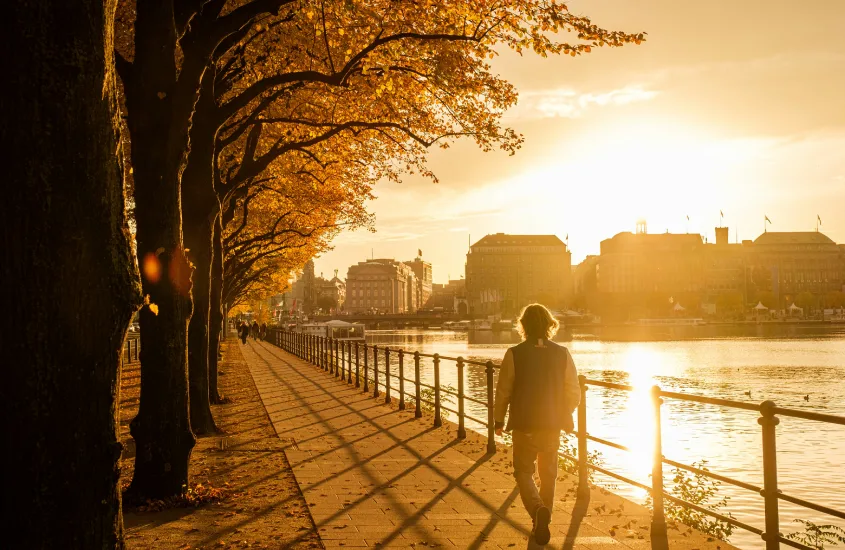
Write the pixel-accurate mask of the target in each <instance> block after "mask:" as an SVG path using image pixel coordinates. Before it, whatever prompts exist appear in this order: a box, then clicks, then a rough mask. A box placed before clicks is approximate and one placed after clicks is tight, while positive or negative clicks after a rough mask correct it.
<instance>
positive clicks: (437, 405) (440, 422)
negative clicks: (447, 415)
mask: <svg viewBox="0 0 845 550" xmlns="http://www.w3.org/2000/svg"><path fill="white" fill-rule="evenodd" d="M442 425H443V420H441V418H440V354H439V353H435V354H434V426H435V427H436V428H439V427H440V426H442Z"/></svg>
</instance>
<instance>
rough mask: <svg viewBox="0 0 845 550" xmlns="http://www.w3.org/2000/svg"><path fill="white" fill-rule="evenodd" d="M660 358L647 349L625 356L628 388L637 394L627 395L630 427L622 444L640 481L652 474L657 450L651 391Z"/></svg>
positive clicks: (626, 415)
mask: <svg viewBox="0 0 845 550" xmlns="http://www.w3.org/2000/svg"><path fill="white" fill-rule="evenodd" d="M660 362H661V356H660V355H659V354H657V353H655V352H654V351H653V350H651V349H650V348H649V347H648V346H647V345H637V346H632V347H631V348H630V349H629V350H628V351H627V353H626V354H625V356H624V359H623V363H622V367H623V369H624V370H625V371H626V372H627V374H628V381H627V383H628V385H630V386H633V388H634V390H633V391H631V392H626V393H627V396H626V399H625V400H624V401H623V407H624V411H623V415H622V417H623V418H624V422H625V424H627V426H626V429H625V431H624V433H625V440H624V441H620V443H622V444H623V445H625V446H626V447H628V448H630V449H631V453H630V457H629V458H630V467H631V470H632V471H634V472H636V474H637V478H639V479H640V480H643V479H647V478H648V475H649V474H650V473H651V468H652V456H653V449H654V434H655V430H654V427H655V421H654V408H653V406H652V401H651V388H652V386H654V384H655V383H656V380H655V375H656V374H657V373H658V372H660V370H661V369H660V367H661V365H660Z"/></svg>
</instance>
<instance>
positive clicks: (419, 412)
mask: <svg viewBox="0 0 845 550" xmlns="http://www.w3.org/2000/svg"><path fill="white" fill-rule="evenodd" d="M414 383H415V384H416V387H417V389H416V390H415V392H414V395H415V400H416V407H414V418H421V417H422V407H421V405H420V352H418V351H415V352H414Z"/></svg>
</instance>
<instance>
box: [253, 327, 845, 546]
mask: <svg viewBox="0 0 845 550" xmlns="http://www.w3.org/2000/svg"><path fill="white" fill-rule="evenodd" d="M266 339H267V340H268V341H270V342H271V343H273V344H275V345H276V346H278V347H280V348H282V349H284V350H285V351H288V352H289V353H292V354H294V355H296V356H297V357H300V358H302V359H305V360H307V361H309V362H311V363H314V364H315V365H317V366H319V367H320V368H322V369H323V370H325V371H327V372H328V373H330V374H334V375H335V377H339V378H340V379H341V380H344V381H345V382H347V383H348V384H354V385H355V387H356V388H360V387H361V385H362V384H363V390H362V391H364V392H367V393H369V392H372V395H373V397H380V390H379V388H380V387H381V388H382V389H383V390H384V401H385V403H391V402H392V397H391V391H396V392H398V395H399V403H398V404H399V408H400V409H404V408H405V397H406V396H407V397H410V398H412V399H413V400H414V402H415V411H414V415H415V417H416V418H420V417H422V410H421V408H420V407H421V403H428V404H429V405H430V406H431V407H432V408H433V411H434V421H433V422H434V426H436V427H439V426H441V425H442V420H441V413H442V411H444V410H445V411H448V412H451V413H453V414H455V415H456V416H457V418H458V430H457V434H456V437H457V439H464V438H465V437H466V428H465V420H466V419H468V420H471V421H473V422H476V423H478V424H479V425H481V426H484V427H485V428H486V431H487V452H488V453H490V454H493V453H495V452H496V440H495V420H494V417H493V415H494V395H493V392H494V384H493V374H494V371H495V369H497V368H499V365H496V364H494V363H493V362H492V361H485V362H481V361H473V360H469V359H464V358H463V357H446V356H442V355H440V354H437V353H434V354H426V353H420V352H416V351H415V352H409V351H405V350H402V349H394V348H389V347H382V348H379V347H378V346H373V345H368V344H366V343H362V342H354V341H348V340H337V339H332V338H324V337H320V336H315V335H308V334H303V333H298V332H290V331H284V330H273V331H269V332H268V334H267V338H266ZM380 354H381V355H382V356H383V357H384V367H383V368H382V369H381V371H380V370H379V355H380ZM391 354H396V355H397V356H398V372H399V376H398V387H394V386H392V385H391V376H392V374H391V372H390V364H391V363H390V357H391ZM362 356H363V373H362V371H361V367H362V362H361V358H362ZM405 356H411V357H413V361H414V375H413V376H414V377H413V379H409V378H406V377H405V370H404V358H405ZM370 357H372V359H373V361H372V365H370V363H369V358H370ZM421 358H430V359H432V365H433V370H434V385H429V384H426V383H424V382H423V381H422V380H421V378H420V361H421ZM443 361H452V362H454V363H455V368H456V370H457V378H458V388H457V391H454V392H453V391H449V390H447V389H444V388H442V387H441V384H440V371H441V363H442V362H443ZM466 365H477V366H481V367H484V368H485V374H486V384H485V387H486V390H487V395H486V400H484V401H481V400H478V399H473V398H472V397H470V396H467V395H466V394H465V391H464V368H465V366H466ZM353 366H354V380H353ZM371 371H372V375H371ZM380 376H383V381H381V380H380ZM578 378H579V383H580V387H581V403H580V405H579V406H578V410H577V418H578V425H577V430H575V434H576V435H577V437H578V446H577V448H578V452H577V455H576V456H573V455H570V454H568V453H565V452H560V453H559V454H560V456H561V457H562V458H564V459H566V460H569V461H571V462H572V463H573V464H575V465H576V467H577V472H578V494H579V495H581V496H586V495H588V494H589V492H590V483H589V473H590V470H593V471H596V472H599V473H601V474H604V475H606V476H608V477H610V478H613V479H616V480H618V481H622V482H625V483H628V484H630V485H633V486H635V487H638V488H640V489H643V490H645V491H647V492H648V493H649V494H650V495H651V498H652V503H653V513H652V522H651V535H652V538H653V539H654V538H662V539H664V540H665V538H666V536H667V535H666V518H665V506H664V502H665V501H669V502H672V503H673V504H675V505H679V506H683V507H686V508H688V509H692V510H695V511H697V512H700V513H703V514H707V515H709V516H711V517H713V518H715V519H717V520H719V521H722V522H725V523H728V524H730V525H732V526H734V527H739V528H741V529H745V530H747V531H750V532H751V533H754V534H757V535H760V537H761V538H762V539H763V540H764V541H765V542H766V550H774V549H777V548H780V544H781V543H783V544H785V545H787V546H791V547H793V548H800V549H805V550H813V549H812V547H810V546H806V545H804V544H801V543H799V542H796V541H793V540H791V539H788V538H786V537H784V536H783V534H782V533H780V529H779V521H780V520H779V502H780V501H781V500H783V501H786V502H790V503H792V504H795V505H798V506H801V507H804V508H808V509H810V510H814V511H816V512H820V513H823V514H827V515H830V516H833V517H836V518H839V519H845V512H843V511H841V510H836V509H833V508H830V507H827V506H824V505H821V504H817V503H813V502H810V501H807V500H804V499H802V498H799V497H796V496H792V495H787V494H784V493H783V492H782V491H781V490H780V489H778V475H777V445H776V430H775V428H776V426H777V425H778V424H779V423H780V419H779V418H778V416H777V415H780V416H783V417H789V418H800V419H804V420H811V421H815V422H825V423H830V424H838V425H840V426H845V417H841V416H835V415H829V414H821V413H815V412H810V411H803V410H798V409H788V408H783V407H778V406H777V405H776V404H775V403H774V402H773V401H764V402H762V403H760V404H757V405H755V404H750V403H745V402H742V401H732V400H728V399H718V398H713V397H705V396H701V395H692V394H686V393H679V392H671V391H664V390H662V389H660V387H659V386H652V388H651V392H650V397H651V403H652V408H653V412H654V422H655V438H654V449H653V458H652V474H651V485H646V484H644V483H640V482H639V481H636V480H634V479H631V478H628V477H626V476H624V475H622V474H619V473H617V472H614V471H612V470H609V469H607V468H603V467H602V466H599V465H597V464H593V463H591V462H590V461H589V460H587V457H588V445H587V443H588V441H592V442H595V443H599V444H601V445H605V446H609V447H612V448H615V449H619V450H622V451H630V449H629V448H628V447H626V446H624V445H620V444H619V443H615V442H612V441H608V440H606V439H602V438H599V437H596V436H593V435H591V434H590V433H589V432H588V430H587V401H588V400H587V390H588V388H589V387H590V386H593V387H599V388H605V389H610V390H618V391H625V392H631V391H634V387H633V386H629V385H625V384H617V383H614V382H604V381H601V380H590V379H587V378H586V377H585V376H583V375H582V376H579V377H578ZM406 381H408V382H413V384H414V393H413V394H411V393H408V392H407V391H405V382H406ZM370 384H372V387H370ZM421 388H428V389H430V390H432V391H433V393H434V399H433V401H432V400H428V399H425V398H422V397H421V394H420V389H421ZM444 393H446V394H448V395H451V396H453V397H455V398H457V401H458V405H457V407H458V408H457V410H454V409H451V408H448V407H446V406H444V405H443V401H444V399H443V394H444ZM666 399H675V400H679V401H688V402H694V403H700V404H705V405H715V406H720V407H728V408H735V409H744V410H747V411H753V412H757V413H759V414H760V417H759V418H758V419H757V422H758V423H759V424H760V426H761V429H762V443H763V486H762V487H758V486H756V485H754V484H751V483H746V482H744V481H741V480H738V479H734V478H731V477H728V476H723V475H719V474H716V473H713V472H710V471H709V470H704V469H701V468H697V467H695V466H691V465H689V464H684V463H681V462H677V461H674V460H670V459H668V458H666V457H665V456H663V445H662V438H661V405H662V404H663V402H664V400H666ZM467 400H468V401H471V402H473V403H476V404H478V405H481V406H484V407H486V408H487V419H486V420H480V419H478V418H474V417H472V416H470V415H467V414H466V412H465V402H466V401H467ZM664 464H667V465H669V466H672V467H674V468H678V469H681V470H685V471H688V472H691V473H693V474H696V475H702V476H705V477H708V478H710V479H714V480H717V481H720V482H722V483H727V484H729V485H733V486H735V487H739V488H741V489H746V490H749V491H754V492H755V493H758V494H760V496H762V497H763V504H764V510H765V517H764V526H763V528H762V529H761V528H758V527H755V526H753V525H749V524H747V523H744V522H742V521H739V520H737V519H735V518H733V517H731V516H729V515H724V514H720V513H718V512H716V511H713V510H710V509H708V508H705V507H702V506H699V505H697V504H695V503H692V502H687V501H684V500H682V499H679V498H677V497H675V496H674V495H672V494H669V493H667V492H666V491H665V490H664V487H663V465H664Z"/></svg>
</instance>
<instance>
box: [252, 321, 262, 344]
mask: <svg viewBox="0 0 845 550" xmlns="http://www.w3.org/2000/svg"><path fill="white" fill-rule="evenodd" d="M259 330H261V329H260V328H259V326H258V321H255V322H253V323H252V339H253V340H256V339H257V338H258V331H259Z"/></svg>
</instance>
